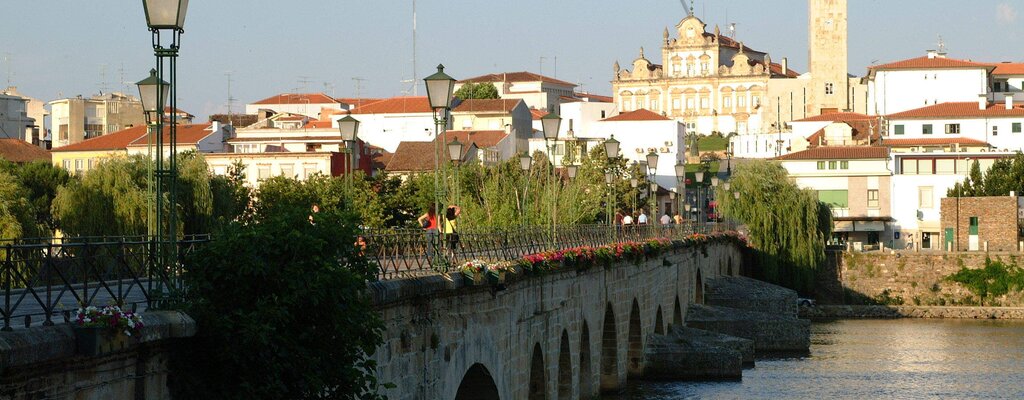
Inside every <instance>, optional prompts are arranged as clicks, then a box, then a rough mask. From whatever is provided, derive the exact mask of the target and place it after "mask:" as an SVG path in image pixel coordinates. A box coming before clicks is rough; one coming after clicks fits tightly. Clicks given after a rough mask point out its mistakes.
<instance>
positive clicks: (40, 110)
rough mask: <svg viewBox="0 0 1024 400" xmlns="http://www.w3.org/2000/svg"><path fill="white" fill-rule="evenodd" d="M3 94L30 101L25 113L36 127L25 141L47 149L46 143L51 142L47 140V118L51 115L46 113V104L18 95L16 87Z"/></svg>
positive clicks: (27, 133)
mask: <svg viewBox="0 0 1024 400" xmlns="http://www.w3.org/2000/svg"><path fill="white" fill-rule="evenodd" d="M2 94H6V95H9V96H14V97H21V98H22V99H25V100H27V101H28V104H27V106H26V110H25V111H26V114H27V115H28V117H29V118H31V119H32V120H34V121H35V125H34V126H33V127H32V129H31V131H27V132H26V136H25V141H26V142H29V143H32V144H34V145H37V146H42V147H47V144H46V143H44V142H45V141H47V140H49V139H47V130H46V117H48V116H49V115H50V113H49V112H48V111H46V102H45V101H42V100H39V99H36V98H32V97H29V96H25V95H23V94H21V93H18V88H17V87H14V86H11V87H8V88H7V89H6V90H4V91H3V93H2ZM0 135H2V133H0Z"/></svg>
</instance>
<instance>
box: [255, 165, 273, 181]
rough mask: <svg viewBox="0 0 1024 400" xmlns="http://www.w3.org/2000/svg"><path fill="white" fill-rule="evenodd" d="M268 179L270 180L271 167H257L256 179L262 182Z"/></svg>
mask: <svg viewBox="0 0 1024 400" xmlns="http://www.w3.org/2000/svg"><path fill="white" fill-rule="evenodd" d="M267 178H270V166H269V165H266V164H261V165H258V166H256V179H258V180H261V181H262V180H264V179H267Z"/></svg>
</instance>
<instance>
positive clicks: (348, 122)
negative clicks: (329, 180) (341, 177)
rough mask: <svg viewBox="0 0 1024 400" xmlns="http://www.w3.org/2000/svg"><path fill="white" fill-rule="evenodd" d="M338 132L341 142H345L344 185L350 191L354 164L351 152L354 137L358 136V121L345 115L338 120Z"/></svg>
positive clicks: (354, 140)
mask: <svg viewBox="0 0 1024 400" xmlns="http://www.w3.org/2000/svg"><path fill="white" fill-rule="evenodd" d="M338 132H339V133H341V140H342V141H344V142H345V183H346V184H348V186H349V190H351V189H352V171H353V168H352V164H354V163H355V157H354V156H353V154H352V153H353V151H354V149H355V142H356V135H358V134H359V120H358V119H355V118H353V117H352V116H351V115H346V116H345V117H344V118H342V119H339V120H338Z"/></svg>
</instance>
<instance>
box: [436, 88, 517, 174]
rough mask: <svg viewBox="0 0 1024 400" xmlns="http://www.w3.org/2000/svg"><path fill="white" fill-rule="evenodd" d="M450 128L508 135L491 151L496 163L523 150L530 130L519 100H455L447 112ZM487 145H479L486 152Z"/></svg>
mask: <svg viewBox="0 0 1024 400" xmlns="http://www.w3.org/2000/svg"><path fill="white" fill-rule="evenodd" d="M451 119H452V123H451V127H452V129H454V130H459V131H501V132H504V134H505V135H508V136H510V139H509V140H504V141H503V142H502V145H501V146H498V147H497V148H495V149H494V150H497V151H498V153H494V154H491V155H489V156H496V157H498V159H499V160H507V159H509V158H512V157H514V156H515V155H516V153H518V152H522V151H524V150H526V149H527V146H528V144H527V140H529V138H530V136H531V134H532V133H533V129H532V114H531V113H530V109H529V108H527V105H526V102H525V101H523V100H520V99H470V100H458V99H456V101H455V103H454V104H453V108H452V111H451ZM488 147H489V146H482V147H481V149H487V148H488Z"/></svg>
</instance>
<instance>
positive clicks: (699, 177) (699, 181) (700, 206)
mask: <svg viewBox="0 0 1024 400" xmlns="http://www.w3.org/2000/svg"><path fill="white" fill-rule="evenodd" d="M693 177H694V178H695V179H694V182H693V184H694V186H695V187H696V189H697V193H695V198H694V200H695V201H696V204H695V207H696V208H697V218H696V219H697V224H698V225H702V224H703V218H702V216H703V214H704V212H703V211H704V203H702V202H701V194H702V193H703V192H704V171H697V172H694V173H693Z"/></svg>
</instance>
